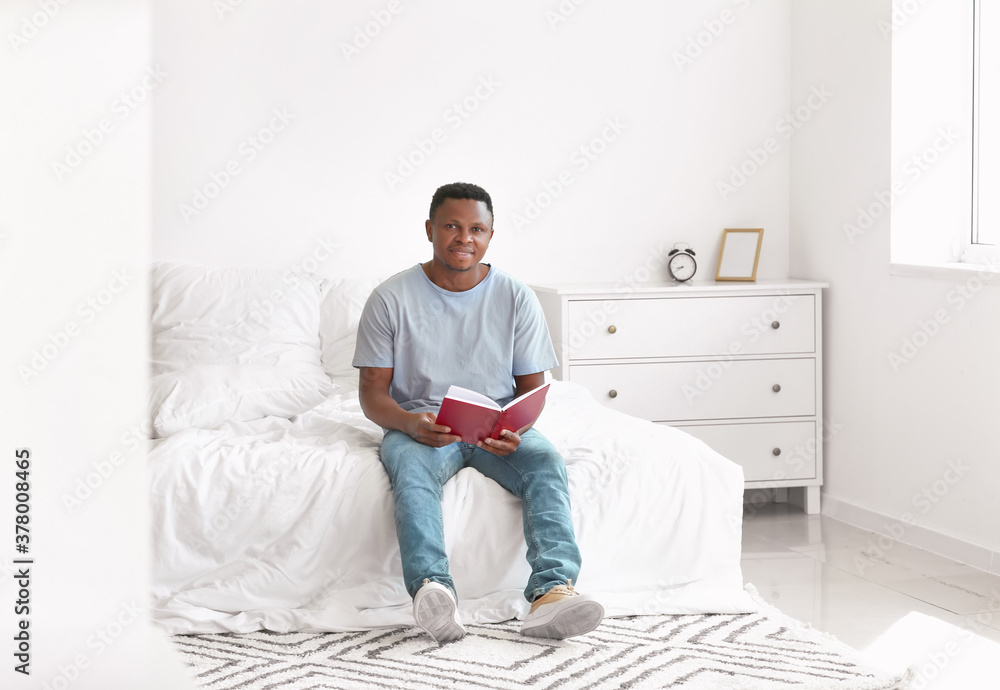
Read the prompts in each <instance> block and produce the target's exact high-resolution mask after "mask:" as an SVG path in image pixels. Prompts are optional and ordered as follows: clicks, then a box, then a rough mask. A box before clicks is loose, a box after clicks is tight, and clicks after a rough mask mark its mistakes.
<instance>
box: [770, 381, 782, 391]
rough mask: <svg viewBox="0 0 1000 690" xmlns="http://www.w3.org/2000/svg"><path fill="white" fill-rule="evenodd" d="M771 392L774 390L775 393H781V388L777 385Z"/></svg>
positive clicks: (772, 387)
mask: <svg viewBox="0 0 1000 690" xmlns="http://www.w3.org/2000/svg"><path fill="white" fill-rule="evenodd" d="M771 390H773V391H774V392H775V393H780V392H781V386H780V385H779V384H777V383H776V384H774V385H773V386H771Z"/></svg>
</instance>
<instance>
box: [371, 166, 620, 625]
mask: <svg viewBox="0 0 1000 690" xmlns="http://www.w3.org/2000/svg"><path fill="white" fill-rule="evenodd" d="M425 229H426V231H427V239H428V241H429V242H431V244H432V245H433V256H432V258H431V260H430V261H428V262H426V263H424V264H417V265H416V266H414V267H412V268H410V269H408V270H406V271H403V272H401V273H398V274H396V275H395V276H393V277H392V278H390V279H389V280H387V281H385V282H384V283H382V284H381V285H379V286H378V287H377V288H376V289H375V291H374V292H373V293H372V295H371V296H370V297H369V299H368V302H367V304H366V305H365V309H364V312H363V314H362V317H361V325H360V327H359V330H358V343H357V349H356V353H355V356H354V366H355V367H358V368H359V369H360V370H361V389H360V398H361V407H362V409H363V410H364V413H365V415H366V416H367V417H368V418H369V419H371V420H372V421H373V422H375V423H376V424H378V425H380V426H381V427H383V429H385V430H386V431H385V436H384V438H383V440H382V449H381V459H382V464H383V465H384V466H385V470H386V472H387V474H388V475H389V480H390V482H391V484H392V488H393V495H394V499H395V520H396V532H397V536H398V539H399V548H400V553H401V556H402V561H403V579H404V581H405V585H406V590H407V592H409V594H410V596H411V597H413V617H414V619H415V620H416V622H417V624H418V625H419V626H420V627H421V628H423V629H424V630H425V631H426V632H427V633H429V634H430V635H431V636H432V637H433V638H434V639H435V640H436V641H437V642H438V643H440V644H443V643H445V642H449V641H453V640H457V639H460V638H462V637H463V636H464V635H465V628H464V627H463V626H462V623H461V621H460V620H459V616H458V603H457V595H456V593H455V584H454V582H453V580H452V578H451V575H450V574H449V572H448V557H447V554H446V553H445V542H444V528H443V519H442V512H441V492H442V487H443V486H444V484H445V482H446V481H448V479H450V478H451V477H452V476H454V475H455V474H456V473H457V472H458V471H459V470H461V469H462V468H463V467H472V468H474V469H476V470H477V471H479V472H481V473H482V474H483V475H485V476H487V477H489V478H490V479H493V480H494V481H496V482H497V483H498V484H500V485H501V486H502V487H504V488H505V489H507V490H508V491H510V492H511V493H513V494H514V495H516V496H517V497H518V498H520V499H521V505H522V515H523V520H524V538H525V542H526V543H527V547H528V552H527V560H528V563H529V564H530V566H531V577H530V578H529V580H528V584H527V587H526V588H525V590H524V595H525V597H526V598H527V599H528V601H530V602H532V604H531V610H530V612H529V613H528V616H527V617H526V618H525V620H524V623H523V625H522V627H521V633H522V634H523V635H529V636H535V637H546V638H554V639H563V638H566V637H572V636H574V635H582V634H584V633H588V632H590V631H591V630H593V629H594V628H596V627H597V626H598V625H599V624H600V622H601V619H602V618H603V617H604V608H603V607H602V606H601V605H600V604H599V603H598V602H596V601H594V600H593V599H591V598H590V597H588V596H586V595H582V594H579V593H577V592H576V591H574V590H573V587H572V582H573V581H574V580H575V579H576V577H577V575H578V574H579V571H580V551H579V549H578V548H577V545H576V539H575V536H574V533H573V521H572V518H571V515H570V504H569V487H568V483H567V479H566V466H565V463H564V461H563V459H562V458H561V457H560V456H559V454H558V453H557V452H556V451H555V449H554V448H553V447H552V445H551V444H550V443H549V441H548V440H547V439H546V438H545V437H544V436H542V435H541V434H540V433H539V432H538V431H537V430H535V429H532V428H530V427H526V428H524V429H520V430H518V431H516V432H515V431H504V432H503V433H502V435H501V438H499V439H495V440H494V439H486V440H484V441H481V442H479V443H478V444H475V445H473V444H470V443H463V442H462V441H461V437H459V436H455V435H453V434H451V433H450V432H451V429H449V428H448V427H445V426H440V425H438V424H437V423H436V416H437V410H438V409H439V408H440V405H441V401H442V399H443V398H444V395H445V392H446V391H447V389H448V386H449V385H451V384H455V385H458V386H462V387H463V388H469V389H472V390H475V391H479V392H480V393H483V394H484V395H487V396H489V397H490V398H492V399H494V400H496V401H497V402H498V403H499V404H500V405H505V404H506V403H508V402H510V401H511V400H513V399H514V398H515V397H517V396H519V395H522V394H524V393H526V392H528V391H530V390H533V389H535V388H537V387H538V386H540V385H542V384H543V383H544V378H545V372H546V371H547V370H548V369H551V368H552V367H553V366H555V365H556V364H557V360H556V356H555V351H554V349H553V347H552V342H551V340H550V339H549V334H548V329H547V328H546V325H545V320H544V317H543V315H542V313H541V308H540V307H539V305H538V301H537V299H536V298H535V296H534V293H532V292H531V290H529V289H528V288H527V287H526V286H525V285H523V284H522V283H520V282H519V281H517V280H515V279H513V278H511V277H510V276H508V275H506V274H505V273H503V272H501V271H499V270H497V269H496V268H494V267H493V266H491V265H490V264H484V263H481V260H482V258H483V256H484V255H485V254H486V249H487V248H488V247H489V243H490V239H491V238H492V237H493V202H492V200H491V199H490V196H489V194H487V193H486V191H485V190H484V189H482V188H481V187H478V186H476V185H472V184H467V183H461V182H457V183H454V184H449V185H444V186H443V187H441V188H439V189H438V190H437V191H436V192H435V193H434V196H433V198H432V199H431V207H430V214H429V219H428V220H427V221H426V223H425Z"/></svg>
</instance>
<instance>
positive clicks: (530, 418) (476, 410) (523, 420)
mask: <svg viewBox="0 0 1000 690" xmlns="http://www.w3.org/2000/svg"><path fill="white" fill-rule="evenodd" d="M548 390H549V384H547V383H546V384H544V385H541V386H539V387H538V388H535V389H534V390H531V391H528V392H527V393H525V394H524V395H522V396H520V397H517V398H514V399H513V400H511V401H510V402H509V403H507V404H506V405H504V406H503V407H500V406H499V405H497V404H496V403H495V402H494V401H492V400H490V399H489V398H487V397H486V396H485V395H482V394H481V393H476V392H475V391H470V390H469V389H468V388H462V387H460V386H450V387H449V388H448V393H447V395H445V397H444V400H443V401H442V402H441V410H440V411H439V412H438V414H437V423H438V424H440V425H442V426H446V427H449V428H451V433H453V434H455V435H457V436H461V437H462V440H463V441H465V442H466V443H479V442H480V441H482V440H483V439H484V438H500V432H501V431H503V430H504V429H510V430H512V431H517V430H518V429H523V428H524V427H526V426H528V425H529V424H532V423H534V421H535V420H536V419H538V415H540V414H541V413H542V406H543V405H544V404H545V394H546V393H547V392H548Z"/></svg>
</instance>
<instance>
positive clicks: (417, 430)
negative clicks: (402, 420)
mask: <svg viewBox="0 0 1000 690" xmlns="http://www.w3.org/2000/svg"><path fill="white" fill-rule="evenodd" d="M436 419H437V416H436V415H435V414H433V413H431V412H415V413H411V414H410V416H409V418H408V419H407V423H406V428H404V429H403V431H405V432H406V433H407V434H408V435H409V436H410V437H411V438H412V439H413V440H414V441H417V442H418V443H422V444H424V445H425V446H431V447H432V448H441V447H442V446H447V445H450V444H452V443H455V442H456V441H461V440H462V437H461V436H455V435H454V434H452V433H451V429H450V428H449V427H446V426H441V425H440V424H437V423H436Z"/></svg>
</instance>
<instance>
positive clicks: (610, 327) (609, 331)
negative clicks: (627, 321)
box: [608, 326, 618, 333]
mask: <svg viewBox="0 0 1000 690" xmlns="http://www.w3.org/2000/svg"><path fill="white" fill-rule="evenodd" d="M617 332H618V329H617V328H616V327H614V326H608V333H617Z"/></svg>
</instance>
